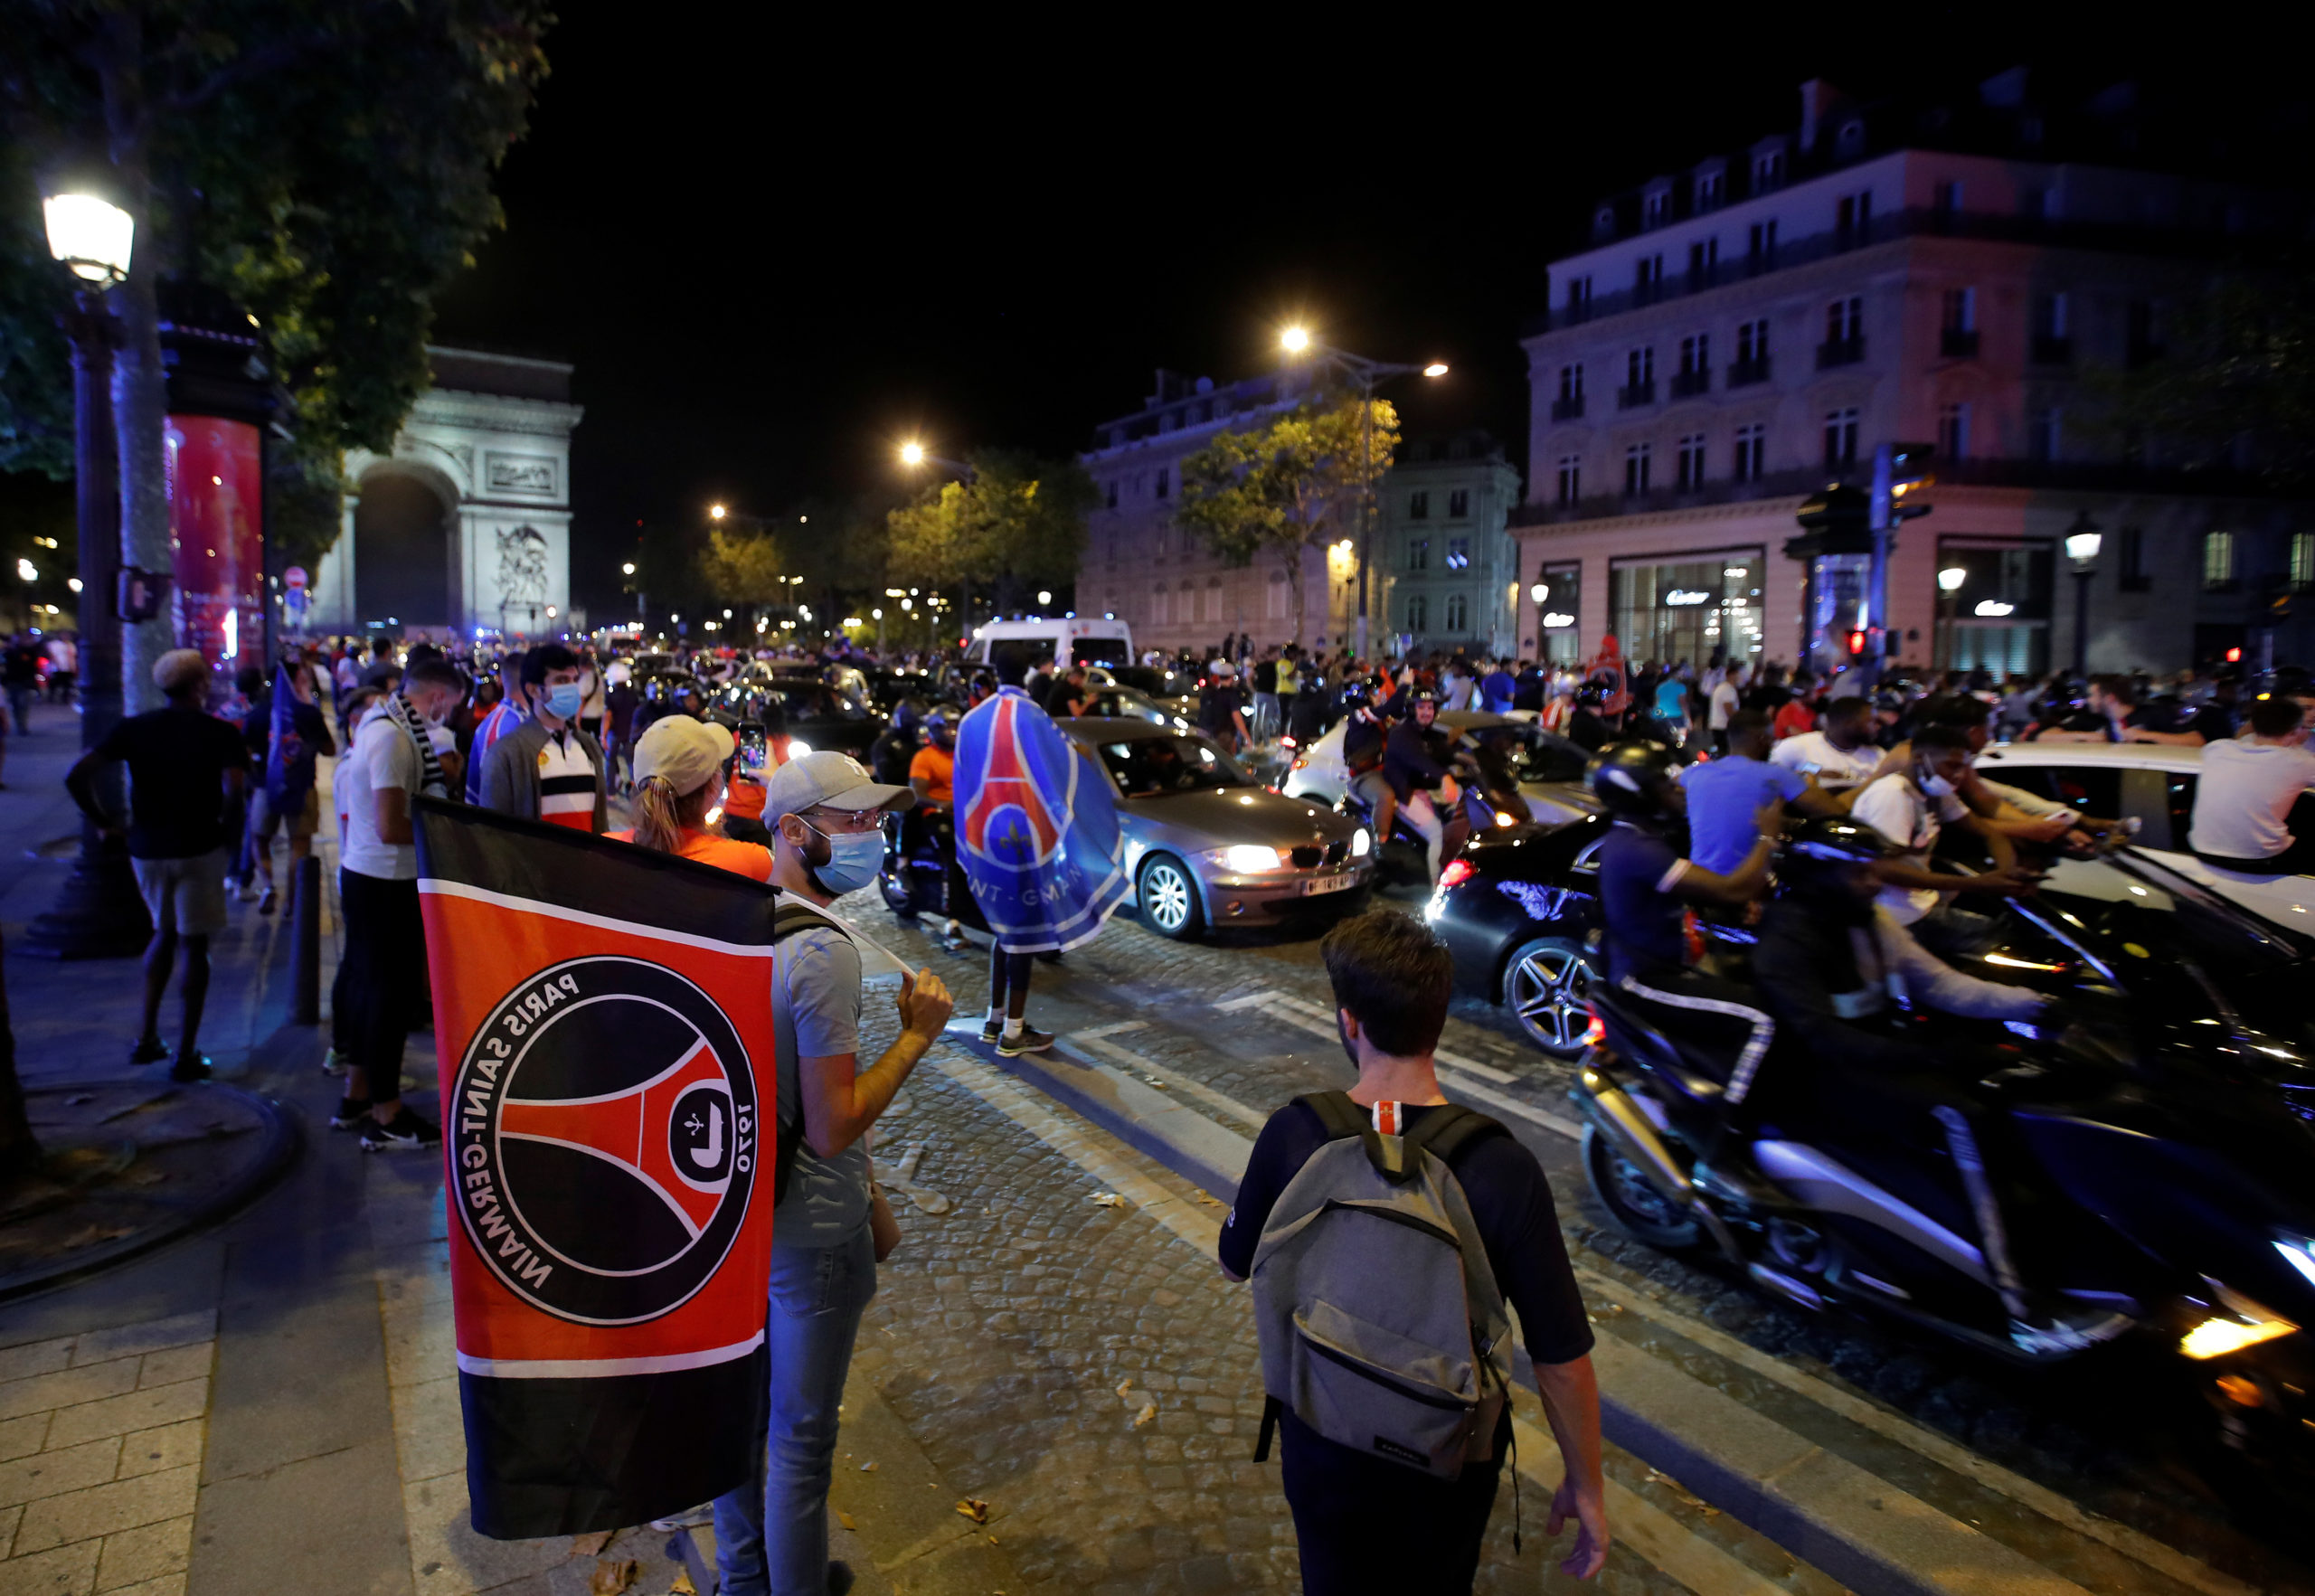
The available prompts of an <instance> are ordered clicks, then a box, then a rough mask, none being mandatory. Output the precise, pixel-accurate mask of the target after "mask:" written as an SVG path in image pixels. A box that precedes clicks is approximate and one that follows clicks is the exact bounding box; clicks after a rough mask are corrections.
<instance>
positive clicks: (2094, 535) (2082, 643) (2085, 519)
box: [2065, 510, 2105, 676]
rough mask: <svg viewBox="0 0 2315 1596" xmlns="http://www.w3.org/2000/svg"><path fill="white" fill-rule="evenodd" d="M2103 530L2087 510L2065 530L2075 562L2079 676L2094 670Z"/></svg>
mask: <svg viewBox="0 0 2315 1596" xmlns="http://www.w3.org/2000/svg"><path fill="white" fill-rule="evenodd" d="M2101 531H2102V528H2101V527H2100V526H2099V524H2097V523H2096V522H2095V521H2093V520H2092V519H2090V512H2089V511H2087V510H2083V511H2081V512H2079V513H2078V514H2076V515H2075V516H2074V524H2073V525H2072V526H2069V527H2067V528H2066V529H2065V557H2066V558H2067V559H2069V560H2071V561H2073V562H2074V675H2077V676H2079V675H2087V674H2088V672H2089V669H2090V663H2089V662H2090V579H2091V578H2092V577H2093V576H2095V575H2096V574H2097V571H2098V550H2099V548H2100V546H2101V545H2102V543H2104V541H2105V540H2104V539H2103V538H2102V537H2100V536H2099V533H2100V532H2101Z"/></svg>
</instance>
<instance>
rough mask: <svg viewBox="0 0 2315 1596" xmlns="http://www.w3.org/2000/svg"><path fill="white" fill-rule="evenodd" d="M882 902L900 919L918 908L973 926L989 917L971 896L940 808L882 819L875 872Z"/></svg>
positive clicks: (983, 924) (984, 926) (978, 926)
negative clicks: (878, 867)
mask: <svg viewBox="0 0 2315 1596" xmlns="http://www.w3.org/2000/svg"><path fill="white" fill-rule="evenodd" d="M876 891H877V892H878V894H879V895H880V896H882V897H883V900H884V907H885V908H887V909H889V910H891V911H893V913H894V914H895V915H898V916H899V917H900V918H901V919H902V920H914V919H915V918H916V917H917V916H918V915H920V914H933V915H954V916H955V917H956V918H957V920H958V921H959V922H960V923H961V924H964V925H966V926H969V927H970V928H972V929H973V930H979V931H986V930H988V921H987V918H986V917H984V916H983V915H982V913H981V911H980V905H978V903H976V902H973V894H972V891H971V889H970V888H969V886H968V885H967V884H966V882H965V877H964V872H963V871H961V870H959V869H958V867H957V863H956V844H955V842H954V840H953V838H952V837H951V836H950V832H949V826H948V817H947V815H946V813H945V812H944V811H940V810H931V809H923V808H912V809H906V810H903V811H902V812H901V813H900V814H897V815H894V816H892V817H889V818H888V819H886V820H885V822H884V863H883V868H882V869H881V870H879V871H878V872H877V875H876Z"/></svg>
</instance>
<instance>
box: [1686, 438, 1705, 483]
mask: <svg viewBox="0 0 2315 1596" xmlns="http://www.w3.org/2000/svg"><path fill="white" fill-rule="evenodd" d="M1680 486H1681V487H1682V488H1683V489H1684V490H1685V489H1687V488H1692V487H1702V486H1704V434H1703V433H1701V432H1691V433H1689V434H1688V435H1687V437H1685V438H1683V439H1680Z"/></svg>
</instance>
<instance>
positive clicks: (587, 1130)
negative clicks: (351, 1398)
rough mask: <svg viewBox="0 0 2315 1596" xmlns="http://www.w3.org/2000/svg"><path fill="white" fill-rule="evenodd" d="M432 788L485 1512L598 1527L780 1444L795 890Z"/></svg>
mask: <svg viewBox="0 0 2315 1596" xmlns="http://www.w3.org/2000/svg"><path fill="white" fill-rule="evenodd" d="M416 810H417V815H416V818H417V841H418V857H419V883H418V886H419V892H420V903H421V905H422V907H423V911H424V914H425V921H426V950H427V959H428V964H429V968H430V970H431V972H432V976H433V987H434V1021H435V1026H434V1029H435V1035H436V1038H437V1041H438V1045H439V1053H440V1057H441V1072H442V1136H443V1145H444V1149H445V1152H446V1154H447V1157H448V1160H449V1188H448V1194H447V1195H448V1198H449V1205H450V1211H451V1214H452V1215H453V1218H452V1220H451V1223H450V1284H451V1292H452V1297H453V1299H454V1305H455V1308H456V1314H457V1323H458V1390H459V1398H460V1402H461V1405H462V1407H463V1408H464V1411H465V1416H466V1436H467V1485H468V1494H469V1497H470V1498H471V1500H472V1503H473V1512H474V1527H475V1529H476V1530H477V1532H479V1533H480V1534H482V1535H490V1536H494V1537H496V1538H498V1539H501V1540H524V1539H533V1538H537V1537H541V1536H546V1535H579V1534H584V1533H586V1532H588V1531H591V1530H608V1529H619V1528H621V1527H624V1526H626V1525H635V1524H641V1523H644V1522H646V1521H647V1520H650V1519H653V1518H658V1517H664V1516H667V1515H669V1514H672V1513H676V1512H678V1511H681V1510H682V1509H684V1508H686V1507H689V1506H693V1505H695V1504H696V1503H699V1502H703V1501H705V1500H707V1499H708V1498H709V1497H715V1496H719V1495H721V1494H723V1492H725V1491H727V1490H731V1489H732V1488H733V1487H737V1486H738V1485H739V1484H740V1483H741V1482H742V1481H743V1480H745V1479H748V1478H751V1476H752V1474H753V1472H754V1459H755V1454H756V1452H757V1450H759V1449H761V1447H762V1445H763V1439H762V1436H763V1431H762V1416H763V1403H764V1400H765V1373H766V1365H765V1349H764V1316H765V1289H766V1286H767V1283H768V1280H769V1278H770V1253H771V1205H772V1194H771V1181H770V1176H769V1172H770V1168H771V1156H772V1147H771V1138H772V1125H773V1121H774V1119H775V1118H776V1117H777V1116H776V1114H775V1112H774V1109H773V1104H774V1103H775V1101H776V1100H777V1097H776V1080H777V1077H776V1075H775V1072H774V1070H775V1066H774V1059H773V1045H772V1025H771V954H772V934H773V933H772V911H773V906H774V903H775V902H776V901H777V899H778V893H777V892H775V891H774V890H773V889H771V888H770V887H768V886H764V885H762V884H761V883H757V882H752V881H750V880H748V879H746V878H745V877H743V876H740V875H735V874H732V873H730V872H728V871H723V870H716V869H713V868H711V867H709V866H706V865H704V864H694V863H692V862H690V861H688V860H685V859H679V858H676V857H675V856H674V855H667V854H661V853H657V852H655V851H653V850H650V849H647V848H638V847H635V846H632V845H628V844H625V843H615V842H610V841H607V840H605V839H602V838H600V837H594V836H587V835H584V834H582V833H579V832H574V831H572V830H570V829H568V828H566V827H563V826H545V825H541V824H538V823H535V822H532V821H525V820H515V819H511V818H509V817H506V816H502V815H496V814H492V813H489V812H488V811H486V810H481V809H476V808H470V807H466V806H464V805H459V804H448V803H442V802H439V801H436V800H433V799H428V798H421V799H420V800H419V801H418V803H417V805H416ZM760 1177H761V1178H760Z"/></svg>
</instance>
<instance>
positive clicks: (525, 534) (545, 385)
mask: <svg viewBox="0 0 2315 1596" xmlns="http://www.w3.org/2000/svg"><path fill="white" fill-rule="evenodd" d="M427 354H428V355H429V357H430V359H431V361H432V363H433V371H434V386H433V387H432V388H431V389H430V390H429V391H428V392H425V393H424V394H421V395H420V397H419V401H418V402H417V404H416V405H415V406H413V407H412V408H411V413H410V417H409V419H408V420H405V421H404V422H403V423H402V430H401V431H400V432H399V433H397V434H396V435H395V438H394V442H393V449H392V453H390V454H387V455H383V456H381V455H374V454H372V453H370V452H369V451H367V450H364V449H357V450H354V452H353V453H351V454H349V455H347V456H346V459H345V475H346V478H347V480H348V481H350V482H351V483H353V484H354V491H353V492H351V493H349V494H348V495H347V496H346V499H345V531H344V532H343V533H342V534H340V535H339V538H338V541H337V543H336V545H335V547H333V548H332V549H331V550H330V552H328V553H327V554H326V555H325V556H324V557H323V559H322V562H321V565H320V568H319V570H318V571H317V572H316V575H315V580H314V584H313V599H312V600H311V602H312V610H313V613H312V617H311V619H310V620H309V621H308V622H307V625H308V628H309V629H312V630H315V631H321V632H336V631H349V632H350V631H361V630H364V629H374V630H384V631H390V632H394V633H399V634H406V635H418V634H423V635H426V636H429V637H453V636H455V637H458V638H468V637H476V636H484V637H490V636H497V635H501V634H504V635H506V636H509V637H541V636H550V635H553V634H556V633H559V632H561V631H562V630H564V629H566V628H567V626H568V624H569V622H570V620H571V613H570V611H571V433H572V429H573V428H575V427H576V426H578V424H579V420H580V417H581V414H582V413H583V412H582V411H581V408H580V407H579V406H578V405H575V404H573V403H572V402H571V372H572V368H571V367H570V366H568V365H566V364H562V363H561V362H559V361H547V360H530V359H524V358H522V357H519V356H515V355H508V354H486V353H484V352H482V351H479V350H471V349H445V348H435V347H431V346H430V347H429V348H428V350H427Z"/></svg>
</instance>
